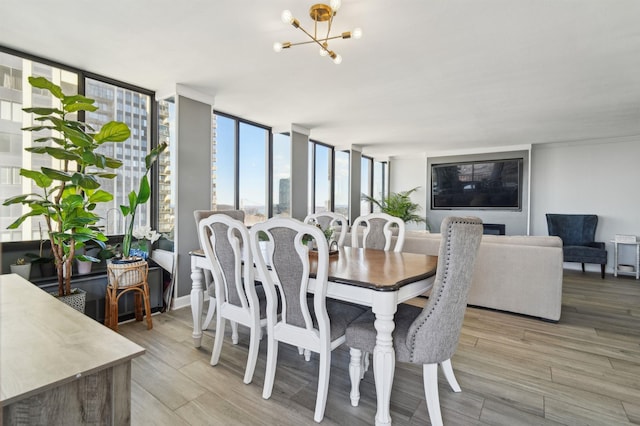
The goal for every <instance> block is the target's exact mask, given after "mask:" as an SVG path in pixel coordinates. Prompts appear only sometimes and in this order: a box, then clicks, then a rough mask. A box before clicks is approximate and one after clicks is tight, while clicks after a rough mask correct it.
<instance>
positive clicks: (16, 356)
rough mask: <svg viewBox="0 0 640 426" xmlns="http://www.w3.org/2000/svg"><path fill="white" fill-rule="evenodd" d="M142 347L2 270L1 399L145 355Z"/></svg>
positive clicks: (24, 394)
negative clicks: (5, 273) (3, 272)
mask: <svg viewBox="0 0 640 426" xmlns="http://www.w3.org/2000/svg"><path fill="white" fill-rule="evenodd" d="M143 353H144V348H143V347H141V346H139V345H137V344H135V343H133V342H132V341H130V340H128V339H126V338H125V337H123V336H121V335H119V334H118V333H115V332H113V331H112V330H110V329H109V328H107V327H105V326H103V325H102V324H100V323H98V322H96V321H94V320H93V319H91V318H89V317H87V316H85V315H83V314H82V313H80V312H78V311H76V310H75V309H73V308H71V307H69V306H67V305H65V304H64V303H62V302H60V301H58V300H56V299H55V298H54V297H53V296H51V295H49V294H47V293H46V292H45V291H42V290H41V289H40V288H38V287H37V286H35V285H33V284H31V283H30V282H28V281H27V280H25V279H24V278H22V277H20V276H18V275H16V274H7V275H0V372H1V374H2V380H1V388H0V402H2V404H3V405H8V404H10V403H12V402H15V401H19V400H21V399H23V398H27V397H29V396H31V395H35V394H37V393H40V392H42V391H44V390H47V389H49V388H53V387H56V386H58V385H60V384H63V383H67V382H70V381H72V380H75V379H76V378H78V377H80V376H83V375H87V374H92V373H95V372H98V371H101V370H104V369H105V368H108V367H112V366H114V365H118V364H121V363H123V362H127V361H130V360H131V359H132V358H134V357H137V356H139V355H142V354H143Z"/></svg>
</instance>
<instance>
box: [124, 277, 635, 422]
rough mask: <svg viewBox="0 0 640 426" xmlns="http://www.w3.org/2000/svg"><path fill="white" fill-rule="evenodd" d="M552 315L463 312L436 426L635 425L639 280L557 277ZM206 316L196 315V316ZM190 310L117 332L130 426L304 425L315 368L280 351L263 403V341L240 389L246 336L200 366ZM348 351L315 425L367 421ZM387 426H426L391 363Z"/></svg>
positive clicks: (339, 355) (408, 382)
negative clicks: (352, 391)
mask: <svg viewBox="0 0 640 426" xmlns="http://www.w3.org/2000/svg"><path fill="white" fill-rule="evenodd" d="M562 302H563V303H562V318H561V320H560V322H559V323H557V324H554V323H549V322H544V321H540V320H536V319H532V318H528V317H523V316H519V315H513V314H506V313H501V312H494V311H489V310H485V309H475V308H467V312H466V315H465V320H464V326H463V329H462V335H461V338H460V345H459V347H458V351H457V352H456V354H455V356H454V357H453V368H454V371H455V373H456V376H457V378H458V381H459V382H460V385H461V387H462V390H463V391H462V392H461V393H453V392H451V391H450V389H449V388H448V386H447V384H446V380H445V379H444V378H443V377H442V376H440V402H441V406H442V412H443V419H444V423H445V424H446V425H509V426H514V425H607V426H608V425H625V424H640V281H636V280H635V279H633V278H632V277H618V278H614V277H613V276H611V275H607V277H606V279H604V280H602V279H600V276H599V274H597V273H586V274H583V273H581V272H579V271H571V270H565V276H564V288H563V300H562ZM204 312H206V307H205V310H204ZM191 327H192V325H191V310H190V309H189V308H186V309H180V310H176V311H172V312H170V313H163V314H159V315H156V316H154V317H153V330H151V331H147V330H146V326H145V324H144V323H136V322H131V323H127V324H122V325H121V326H120V332H121V334H123V335H124V336H126V337H128V338H129V339H131V340H133V341H134V342H137V343H138V344H140V345H142V346H144V347H145V348H146V349H147V353H146V354H145V355H144V356H142V357H140V358H136V359H134V361H133V368H132V378H133V384H132V400H133V402H132V424H133V425H303V424H313V423H314V422H313V410H314V405H315V396H316V386H317V373H318V362H317V360H318V359H317V355H314V356H312V359H311V361H310V362H305V361H304V358H303V357H300V356H299V355H298V352H297V350H296V349H294V348H291V347H288V346H287V345H284V344H281V345H280V353H279V361H280V362H279V365H278V370H277V373H276V380H275V386H274V391H273V395H272V397H271V399H269V400H264V399H262V385H263V383H264V370H265V359H266V344H265V343H266V342H264V341H263V342H262V344H261V346H260V354H259V357H258V365H257V367H256V373H255V376H254V379H253V383H251V384H249V385H245V384H243V383H242V378H243V375H244V368H245V363H246V358H247V345H248V334H247V333H246V331H245V330H243V329H242V327H241V328H240V333H241V335H240V342H239V344H238V345H232V344H231V338H230V328H229V326H228V325H227V336H226V338H225V343H224V346H223V348H222V356H221V359H220V363H219V364H218V365H217V366H216V367H212V366H210V365H209V358H210V356H211V347H212V345H213V336H214V333H215V321H214V323H213V324H212V326H210V330H207V331H206V332H205V336H204V338H203V344H202V347H201V348H199V349H195V348H194V347H193V340H192V338H191V331H192V328H191ZM348 362H349V355H348V348H345V347H340V348H338V349H337V350H336V351H334V353H333V359H332V366H331V380H330V384H329V386H330V387H329V399H328V403H327V408H326V413H325V418H324V421H323V422H322V423H323V424H325V425H334V424H335V425H360V424H362V425H368V424H373V422H374V416H375V387H374V384H373V374H372V373H371V372H369V373H367V375H366V376H365V379H364V381H363V382H362V384H361V387H360V390H361V394H362V396H361V401H360V406H359V407H352V406H351V404H350V402H349V386H350V385H349V374H348ZM391 416H392V419H393V422H394V424H395V425H418V424H430V422H429V416H428V413H427V408H426V403H425V400H424V391H423V388H422V373H421V368H420V366H415V365H408V364H398V365H397V368H396V374H395V381H394V387H393V391H392V395H391Z"/></svg>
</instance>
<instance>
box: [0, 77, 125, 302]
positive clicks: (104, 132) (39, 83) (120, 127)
mask: <svg viewBox="0 0 640 426" xmlns="http://www.w3.org/2000/svg"><path fill="white" fill-rule="evenodd" d="M29 83H30V84H31V86H33V87H34V88H38V89H43V90H45V91H47V92H49V93H50V95H51V96H52V98H53V99H54V100H56V99H57V104H58V105H57V106H52V107H31V108H23V111H25V112H27V113H32V114H33V115H34V116H35V118H34V121H35V122H36V123H37V124H36V125H34V126H31V127H26V128H24V129H22V130H24V131H28V132H35V133H37V134H38V137H36V138H35V139H34V140H33V142H34V146H31V147H27V148H25V151H28V152H30V153H32V154H39V155H43V156H47V157H49V158H50V160H49V161H46V163H47V164H57V165H59V166H58V167H57V168H54V167H53V166H51V167H47V166H43V167H40V169H37V170H29V169H20V175H21V176H23V177H25V178H27V179H31V180H32V181H33V183H34V184H35V185H36V186H37V187H38V188H39V189H40V191H39V192H38V193H28V194H22V195H18V196H15V197H12V198H9V199H7V200H5V201H4V203H3V205H5V206H8V205H11V204H23V205H26V206H27V207H29V208H30V211H28V212H27V213H25V214H23V215H22V216H20V217H19V218H18V219H17V220H16V221H15V222H13V223H12V224H11V225H9V227H8V228H9V229H16V228H18V227H19V226H20V225H22V223H23V222H24V221H25V220H27V219H28V218H30V217H36V216H42V217H43V218H44V221H45V223H46V231H47V234H48V238H49V240H50V242H51V251H52V254H53V257H54V259H55V265H56V272H57V277H58V295H59V296H64V295H68V294H71V271H72V262H73V259H74V257H77V258H78V259H79V260H90V261H97V260H98V259H93V258H92V257H90V256H85V255H80V254H77V250H78V249H80V248H82V247H83V246H84V245H85V244H86V243H88V242H90V241H91V242H94V243H95V244H97V245H99V246H100V247H104V246H105V243H104V242H105V241H107V238H106V237H105V235H104V234H103V233H102V231H101V230H100V229H99V228H98V227H97V225H96V224H97V222H98V220H100V216H98V215H97V214H96V213H95V212H94V210H95V208H96V206H97V204H98V203H104V202H108V201H111V200H112V199H113V195H112V194H110V193H109V192H107V191H104V190H102V189H100V186H101V184H100V180H99V178H102V179H113V178H114V177H115V176H116V174H114V173H113V171H112V170H110V169H117V168H119V167H120V166H122V162H121V161H120V160H117V159H115V158H110V157H107V156H105V155H103V154H101V153H99V152H97V150H98V149H99V148H100V146H101V145H103V144H104V143H107V142H123V141H125V140H127V139H128V138H129V136H130V134H131V132H130V130H129V127H127V125H126V124H124V123H122V122H117V121H111V122H108V123H106V124H104V125H103V126H102V128H101V129H100V131H98V132H95V131H94V129H93V128H91V126H89V125H88V124H86V123H84V122H82V121H77V120H72V119H70V118H69V115H70V114H73V113H77V112H79V111H96V110H97V109H98V107H97V106H95V105H94V103H95V100H93V99H90V98H87V97H85V96H83V95H67V94H65V93H64V92H63V91H62V88H61V87H60V86H58V85H56V84H54V83H52V82H51V81H49V80H48V79H46V78H45V77H29Z"/></svg>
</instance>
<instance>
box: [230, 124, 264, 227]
mask: <svg viewBox="0 0 640 426" xmlns="http://www.w3.org/2000/svg"><path fill="white" fill-rule="evenodd" d="M239 142H240V146H239V149H238V152H239V154H240V155H239V161H238V167H239V173H238V177H239V179H238V189H239V196H240V209H241V210H244V213H245V223H246V224H247V225H253V224H254V223H258V222H264V221H265V220H267V217H268V214H269V212H268V211H267V206H268V202H267V194H268V190H267V189H268V186H267V182H268V181H267V179H265V177H266V176H267V158H268V157H267V152H268V147H269V130H268V129H266V128H264V127H258V126H255V125H252V124H247V123H240V140H239Z"/></svg>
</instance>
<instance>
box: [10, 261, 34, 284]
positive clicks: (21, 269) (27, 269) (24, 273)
mask: <svg viewBox="0 0 640 426" xmlns="http://www.w3.org/2000/svg"><path fill="white" fill-rule="evenodd" d="M10 268H11V273H12V274H18V275H20V276H21V277H22V278H24V279H25V280H28V279H29V275H31V264H30V263H25V264H24V265H10Z"/></svg>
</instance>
